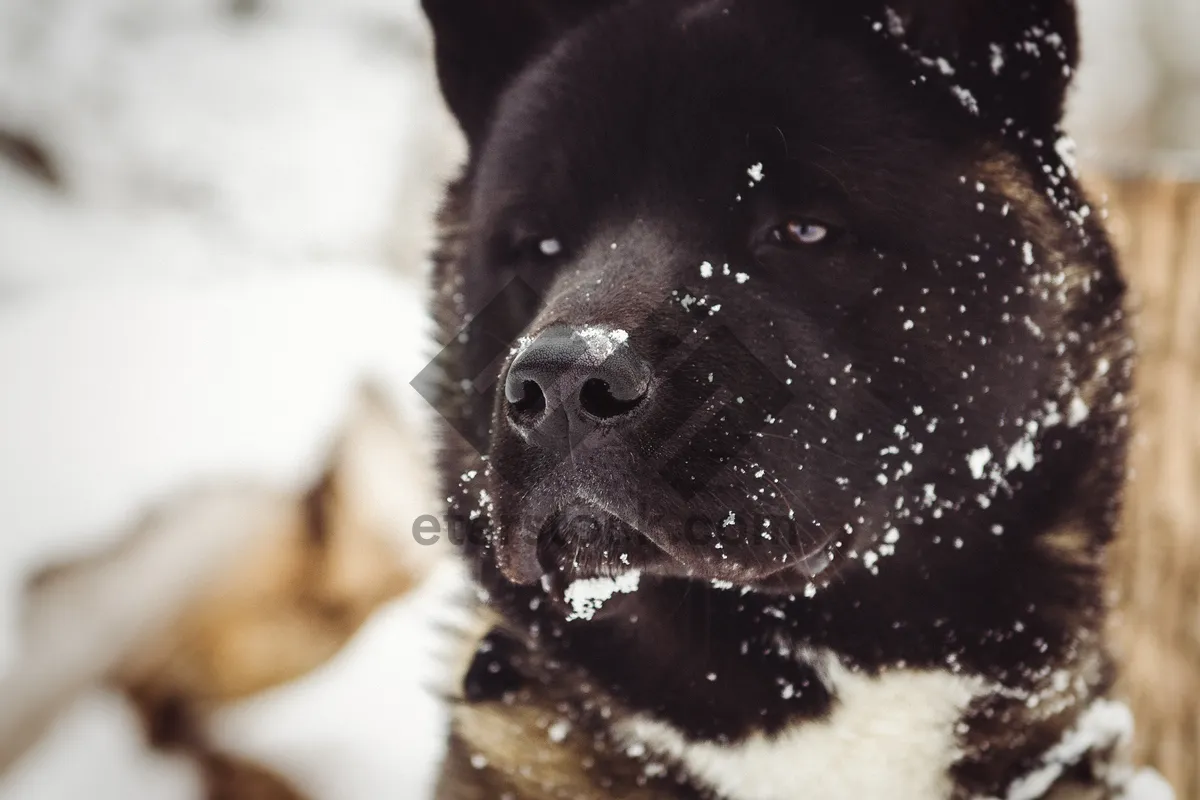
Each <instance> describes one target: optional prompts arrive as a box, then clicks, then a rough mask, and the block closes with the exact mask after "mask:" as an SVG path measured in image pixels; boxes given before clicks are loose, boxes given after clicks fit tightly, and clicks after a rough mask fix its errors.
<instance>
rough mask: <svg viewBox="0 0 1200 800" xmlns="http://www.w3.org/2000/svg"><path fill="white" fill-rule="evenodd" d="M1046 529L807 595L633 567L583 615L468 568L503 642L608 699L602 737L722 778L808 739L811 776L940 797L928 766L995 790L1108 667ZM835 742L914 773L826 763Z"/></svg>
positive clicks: (1090, 611)
mask: <svg viewBox="0 0 1200 800" xmlns="http://www.w3.org/2000/svg"><path fill="white" fill-rule="evenodd" d="M1052 533H1053V531H1050V532H1049V533H1048V532H1046V531H1043V533H1042V535H1040V536H1037V537H1034V536H1027V537H1021V536H1008V537H994V538H993V539H991V540H988V541H983V542H981V541H979V540H978V539H976V540H975V541H974V542H973V543H972V544H971V545H962V546H959V545H958V544H956V543H955V542H954V541H953V540H952V538H951V539H946V540H945V541H943V539H945V538H946V537H929V538H926V539H924V540H919V541H918V540H914V541H913V542H912V543H911V544H909V545H908V547H909V550H908V551H907V552H904V551H903V549H901V550H900V551H899V552H898V553H897V554H896V555H895V556H894V557H891V558H890V559H886V560H884V561H881V562H880V564H879V568H878V569H877V570H876V571H875V573H871V572H868V571H865V570H858V571H855V572H851V573H847V574H846V575H844V576H843V577H842V578H841V579H839V580H837V581H833V582H831V583H830V584H829V585H828V586H826V587H825V588H824V589H822V590H821V591H819V592H818V593H817V594H816V596H813V597H806V596H803V595H766V594H758V593H755V592H746V591H742V590H739V589H736V588H735V589H724V588H718V587H714V586H711V585H709V584H707V583H700V582H694V581H683V580H654V579H643V581H642V585H641V586H640V588H639V590H638V591H637V592H635V593H632V594H628V595H618V596H616V597H614V598H613V599H611V600H609V601H608V604H606V606H605V608H604V609H603V611H604V613H603V614H602V615H601V616H599V617H597V618H596V619H593V620H587V621H585V620H575V621H567V620H566V619H565V616H564V614H563V612H562V609H561V608H555V607H553V606H552V605H551V604H550V603H549V601H548V600H547V599H546V598H545V597H544V595H543V593H542V591H541V589H540V587H536V586H535V587H515V586H513V585H512V584H510V583H508V582H507V581H505V580H504V579H503V578H502V577H501V576H500V575H499V574H498V573H494V572H492V571H490V570H488V569H485V570H484V573H483V574H482V575H481V583H482V585H483V587H484V588H485V589H486V590H487V592H488V599H489V603H490V604H491V605H492V606H493V607H495V608H496V609H497V610H498V611H500V613H501V615H502V616H503V617H504V618H505V619H506V621H507V624H506V627H508V628H509V629H510V630H511V631H512V632H513V635H514V636H515V637H516V638H518V639H519V640H520V641H521V642H522V644H521V647H522V648H529V649H531V650H534V651H537V652H538V653H539V654H540V655H539V656H538V660H539V661H541V662H543V663H555V664H560V665H568V666H569V667H570V669H572V670H576V669H578V671H581V672H582V673H583V674H584V676H585V677H583V678H577V679H576V680H583V681H586V682H587V683H588V684H589V685H594V686H595V687H596V691H598V692H600V693H602V694H603V695H604V696H606V697H611V698H612V700H613V702H614V703H617V704H619V705H620V707H621V708H623V709H624V710H623V712H622V715H621V718H622V720H621V724H620V725H616V726H614V727H612V729H611V733H612V735H614V736H616V737H617V738H618V739H619V740H622V741H624V740H626V739H629V740H630V741H633V740H632V739H630V738H629V737H634V738H637V737H640V738H641V739H642V740H644V741H643V744H644V746H645V747H646V748H647V749H648V750H649V751H657V752H661V753H663V754H664V756H665V757H668V758H670V759H671V760H673V761H675V762H677V763H679V764H681V765H682V768H684V771H685V772H688V774H689V775H691V776H692V777H693V778H694V779H695V780H697V781H699V782H700V783H703V784H705V785H709V786H711V787H716V788H717V789H720V787H722V786H724V785H725V782H729V785H730V786H732V785H733V784H734V783H736V782H737V781H741V780H743V777H738V776H739V775H740V772H739V770H743V769H744V770H749V771H750V772H751V773H754V774H761V775H763V776H764V777H763V780H764V781H766V783H764V784H763V785H764V786H765V785H774V784H773V781H774V778H771V777H769V776H770V775H772V774H773V773H772V772H771V770H772V769H774V767H773V766H771V765H774V764H778V765H780V766H779V769H783V770H784V771H785V772H786V771H787V770H788V769H793V770H794V769H796V768H797V766H796V759H797V758H798V757H799V753H800V752H801V751H805V752H812V753H824V755H823V756H822V757H821V758H819V759H810V760H808V761H806V762H805V763H807V764H809V765H810V766H811V769H812V770H814V771H815V772H821V770H822V767H823V766H824V764H825V762H830V764H831V766H830V767H829V770H828V772H827V773H822V774H827V777H828V778H829V779H831V780H832V779H833V776H834V775H841V776H843V777H844V778H845V779H846V780H851V783H852V784H853V785H851V784H847V785H846V787H844V788H845V789H846V791H847V792H850V793H849V794H845V795H839V794H832V793H831V794H830V795H829V796H831V797H840V796H878V795H873V794H872V793H871V791H869V789H870V786H871V785H872V784H870V783H869V782H870V781H871V780H885V779H886V780H897V779H900V777H901V776H902V778H903V780H904V781H907V784H906V785H907V787H908V788H907V789H905V791H909V792H910V794H908V795H904V794H896V793H894V792H893V793H892V794H891V795H888V796H895V797H901V796H912V797H928V796H947V795H946V793H944V792H943V793H941V794H937V793H933V794H931V793H928V792H926V790H927V789H928V787H930V786H931V785H934V784H933V783H931V782H935V781H949V782H952V785H953V786H954V787H956V791H958V787H966V789H967V790H969V793H968V794H967V795H964V796H971V795H972V794H978V795H981V796H990V795H997V796H1003V790H1004V789H1005V787H1008V786H1009V785H1012V784H1013V782H1014V781H1016V780H1018V779H1019V778H1020V777H1021V776H1022V775H1023V774H1024V773H1025V772H1027V771H1028V770H1029V765H1031V764H1039V763H1041V760H1042V759H1043V756H1044V755H1045V754H1046V753H1047V752H1049V751H1050V750H1051V749H1052V748H1053V747H1054V745H1055V744H1056V743H1057V742H1058V741H1059V740H1060V739H1062V737H1063V736H1064V735H1066V733H1067V732H1068V731H1070V730H1071V729H1072V727H1073V726H1074V725H1075V724H1076V722H1077V721H1078V719H1079V717H1080V715H1081V714H1082V713H1083V712H1084V710H1085V709H1086V708H1088V706H1089V705H1090V704H1091V703H1092V702H1093V701H1094V700H1095V699H1096V698H1098V697H1102V696H1103V695H1104V694H1105V692H1106V690H1107V688H1108V683H1109V681H1110V670H1109V666H1108V660H1107V656H1106V654H1105V652H1104V650H1103V646H1102V642H1101V637H1100V635H1099V632H1098V625H1099V620H1100V618H1101V616H1100V612H1101V609H1100V607H1099V597H1100V585H1101V583H1100V572H1099V568H1098V565H1096V564H1091V563H1084V562H1083V561H1078V562H1076V563H1074V564H1072V565H1071V569H1070V570H1069V571H1067V570H1064V564H1063V561H1062V559H1063V558H1066V557H1067V556H1066V553H1065V551H1063V550H1061V549H1054V548H1048V547H1047V545H1046V542H1047V541H1048V538H1047V537H1048V536H1049V534H1052ZM1065 535H1066V534H1065V533H1064V534H1063V536H1065ZM1050 539H1053V537H1052V536H1051V537H1050ZM885 562H886V563H885ZM934 575H936V576H939V577H938V581H939V582H937V583H935V582H933V581H932V579H931V578H930V577H929V576H934ZM585 667H586V671H585V672H584V669H585ZM556 671H557V668H556V669H555V670H551V671H550V672H548V673H544V672H543V671H541V670H535V675H534V676H532V677H533V679H534V680H556V679H557V678H555V677H554V674H553V673H554V672H556ZM576 699H577V700H578V701H579V702H583V701H584V700H585V698H582V697H580V698H576ZM886 730H890V731H891V737H890V738H889V737H888V736H879V735H876V734H878V733H879V732H880V731H886ZM822 734H824V735H825V738H824V739H822V738H821V736H822ZM814 737H816V739H814ZM793 745H794V746H793ZM843 746H844V747H845V749H839V748H841V747H843ZM855 754H858V755H855ZM852 756H853V757H855V758H862V759H866V761H863V762H861V763H869V762H870V761H871V760H872V759H876V758H878V759H883V760H884V762H886V763H890V764H909V763H913V764H920V765H921V769H919V770H916V771H915V772H913V771H911V770H902V771H901V772H900V773H897V772H895V770H890V771H886V772H887V774H888V775H890V776H891V777H890V778H885V777H884V776H883V775H882V774H874V773H871V772H870V771H865V772H864V771H863V770H862V769H860V768H856V767H854V766H853V765H850V766H845V767H844V768H843V767H840V766H839V767H835V766H832V764H839V765H845V764H846V763H847V762H846V759H849V758H851V757H852ZM1081 757H1082V754H1081ZM855 763H858V762H855ZM853 781H866V782H867V783H861V784H859V783H853ZM855 787H858V788H861V789H862V790H863V791H864V792H866V793H865V794H863V793H859V794H855V793H854V791H852V790H854V789H855ZM764 791H765V790H764ZM721 796H728V797H730V798H733V799H734V800H740V796H739V795H737V794H733V793H729V792H725V793H724V794H723V795H721ZM954 796H957V795H954ZM747 797H755V798H759V797H761V798H763V799H764V800H772V798H773V797H774V795H771V794H769V793H766V794H763V793H759V794H751V795H747Z"/></svg>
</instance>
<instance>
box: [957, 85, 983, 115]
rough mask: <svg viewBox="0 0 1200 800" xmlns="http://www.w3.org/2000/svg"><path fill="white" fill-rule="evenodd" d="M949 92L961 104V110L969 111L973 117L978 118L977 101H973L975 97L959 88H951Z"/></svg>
mask: <svg viewBox="0 0 1200 800" xmlns="http://www.w3.org/2000/svg"><path fill="white" fill-rule="evenodd" d="M950 91H951V92H953V93H954V96H955V97H957V98H958V101H959V102H960V103H962V104H963V108H965V109H967V111H970V112H971V113H972V114H974V115H975V116H979V101H977V100H976V99H975V95H973V94H971V92H970V91H969V90H967V89H964V88H963V87H961V86H951V87H950Z"/></svg>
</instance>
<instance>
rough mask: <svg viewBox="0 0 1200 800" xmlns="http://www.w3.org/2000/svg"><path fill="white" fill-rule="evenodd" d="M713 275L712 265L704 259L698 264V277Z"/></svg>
mask: <svg viewBox="0 0 1200 800" xmlns="http://www.w3.org/2000/svg"><path fill="white" fill-rule="evenodd" d="M712 276H713V265H712V264H710V263H708V262H707V261H705V262H704V263H703V264H701V265H700V277H701V278H711V277H712Z"/></svg>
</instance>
